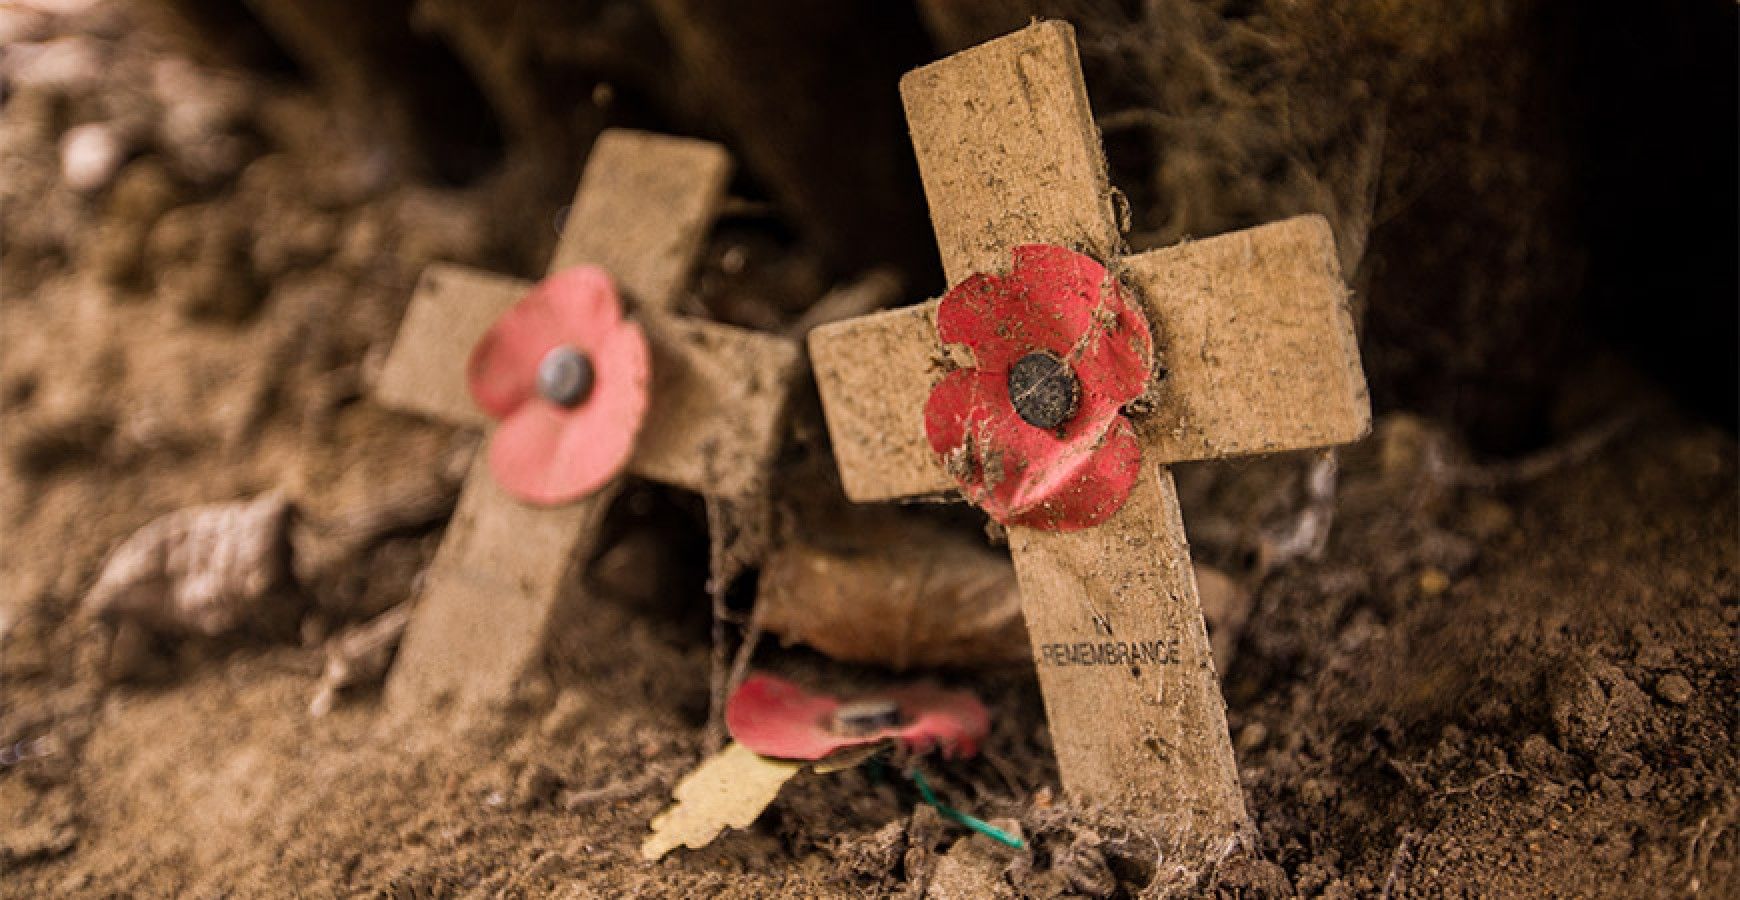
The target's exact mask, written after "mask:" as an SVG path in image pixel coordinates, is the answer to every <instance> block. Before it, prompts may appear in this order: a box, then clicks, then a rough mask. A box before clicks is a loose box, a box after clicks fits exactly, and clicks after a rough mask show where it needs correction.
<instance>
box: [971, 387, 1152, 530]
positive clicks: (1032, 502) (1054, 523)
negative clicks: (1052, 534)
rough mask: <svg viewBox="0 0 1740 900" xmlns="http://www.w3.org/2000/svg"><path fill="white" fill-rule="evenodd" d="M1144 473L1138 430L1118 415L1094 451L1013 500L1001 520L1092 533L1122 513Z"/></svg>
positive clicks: (1045, 475) (1062, 464)
mask: <svg viewBox="0 0 1740 900" xmlns="http://www.w3.org/2000/svg"><path fill="white" fill-rule="evenodd" d="M1141 470H1142V448H1141V445H1140V444H1138V443H1137V442H1136V430H1135V427H1134V426H1132V425H1131V424H1130V420H1128V419H1126V418H1124V417H1122V416H1118V417H1116V418H1114V419H1113V420H1112V421H1111V424H1110V426H1109V427H1108V429H1107V431H1106V433H1105V435H1104V437H1103V438H1102V439H1101V440H1100V441H1099V442H1098V444H1097V445H1096V446H1093V447H1091V449H1089V450H1088V451H1087V452H1085V453H1075V454H1072V455H1070V456H1067V457H1063V458H1060V459H1059V460H1058V461H1057V462H1056V463H1055V464H1054V465H1053V466H1052V467H1051V468H1049V469H1046V470H1044V471H1043V472H1042V473H1040V475H1039V477H1037V478H1035V479H1034V481H1033V482H1032V483H1031V484H1029V485H1026V486H1025V487H1026V489H1025V490H1024V491H1023V492H1022V494H1021V495H1019V496H1014V497H1011V498H1010V499H1009V504H1008V506H1009V511H1008V517H1007V518H1006V519H1004V520H1003V521H1004V523H1005V524H1009V525H1022V526H1025V527H1028V528H1038V529H1043V530H1046V531H1079V530H1081V529H1083V528H1091V527H1093V526H1095V525H1098V524H1100V523H1102V522H1104V521H1106V520H1107V519H1109V518H1111V517H1112V516H1113V515H1114V514H1116V513H1117V511H1118V510H1120V509H1122V508H1123V506H1124V501H1125V500H1128V499H1129V497H1130V491H1131V490H1132V489H1133V488H1134V487H1135V486H1136V479H1137V477H1139V476H1140V475H1141Z"/></svg>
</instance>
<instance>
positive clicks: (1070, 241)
mask: <svg viewBox="0 0 1740 900" xmlns="http://www.w3.org/2000/svg"><path fill="white" fill-rule="evenodd" d="M900 87H901V95H902V97H903V98H904V100H905V103H906V115H907V120H908V124H909V125H910V127H911V131H912V142H913V146H914V148H915V150H916V151H917V154H918V161H919V169H920V172H921V174H922V176H923V180H924V188H925V194H926V197H927V199H928V200H929V203H930V210H931V220H932V223H933V225H934V227H935V230H936V235H937V243H938V246H939V248H940V250H941V253H942V261H943V268H944V270H945V273H946V274H947V277H948V281H949V283H950V284H955V283H958V282H959V281H961V280H962V279H964V278H966V277H967V276H968V275H970V274H972V273H974V272H1002V271H1007V270H1008V268H1009V266H1010V263H1011V249H1012V248H1013V247H1015V246H1016V245H1019V244H1027V243H1052V244H1060V245H1064V246H1069V247H1073V248H1074V249H1076V250H1079V251H1081V252H1084V253H1087V254H1088V255H1090V256H1093V257H1095V258H1096V259H1099V260H1101V261H1103V262H1105V263H1107V265H1108V268H1109V269H1111V270H1112V271H1113V272H1115V273H1117V275H1118V277H1120V278H1121V279H1122V281H1123V284H1124V285H1125V286H1126V288H1127V289H1128V290H1129V293H1130V295H1131V296H1132V297H1134V298H1136V299H1137V301H1138V303H1139V305H1140V306H1141V308H1142V310H1143V311H1144V312H1145V313H1146V314H1147V316H1148V317H1149V321H1150V323H1151V325H1152V330H1153V333H1154V339H1155V355H1156V360H1157V362H1158V365H1156V367H1155V374H1154V376H1153V378H1152V380H1151V381H1150V384H1149V388H1148V392H1147V395H1146V396H1147V398H1148V399H1149V400H1150V401H1151V402H1150V403H1149V404H1147V408H1146V409H1145V410H1143V411H1140V412H1133V413H1132V416H1131V418H1132V420H1133V422H1134V424H1135V427H1136V433H1137V436H1138V440H1139V442H1140V445H1141V448H1142V458H1143V464H1142V472H1141V475H1140V477H1139V480H1138V481H1137V483H1136V486H1135V488H1134V490H1133V491H1132V493H1131V494H1130V496H1129V498H1128V500H1127V501H1126V502H1125V505H1124V506H1123V507H1122V508H1121V509H1120V510H1119V511H1118V512H1117V513H1116V514H1115V515H1114V516H1112V518H1111V519H1109V520H1107V521H1106V522H1105V523H1103V524H1101V525H1099V526H1097V527H1092V528H1088V529H1085V530H1081V531H1074V532H1055V531H1040V530H1034V529H1030V528H1022V527H1011V528H1009V530H1008V534H1009V546H1010V549H1011V551H1012V552H1013V555H1014V560H1015V568H1016V573H1017V575H1018V577H1019V579H1020V585H1021V595H1022V608H1023V612H1024V614H1025V616H1026V619H1027V627H1028V631H1029V633H1030V634H1031V636H1032V644H1033V653H1034V663H1035V665H1037V666H1038V669H1039V679H1040V686H1041V688H1042V689H1043V692H1044V695H1045V706H1046V712H1047V715H1048V717H1049V719H1050V722H1051V734H1052V742H1053V745H1054V746H1055V748H1056V752H1057V757H1058V764H1059V768H1060V770H1061V773H1062V776H1063V783H1064V787H1065V789H1066V790H1067V791H1069V792H1070V793H1072V794H1074V795H1076V796H1078V797H1080V798H1081V799H1083V800H1086V801H1088V802H1091V803H1099V804H1105V805H1107V806H1110V807H1113V808H1120V809H1123V810H1126V811H1130V812H1136V813H1139V814H1141V815H1143V816H1146V817H1160V818H1162V819H1163V820H1169V821H1170V822H1171V826H1172V832H1173V833H1174V834H1176V835H1180V836H1182V837H1186V838H1194V839H1197V840H1201V841H1204V842H1206V841H1209V840H1215V839H1224V838H1225V837H1226V836H1228V835H1229V834H1231V833H1232V832H1233V831H1235V830H1238V829H1240V828H1242V827H1243V824H1244V823H1245V821H1246V819H1245V808H1244V798H1243V795H1242V793H1241V791H1240V788H1239V782H1238V773H1237V770H1236V768H1235V765H1234V759H1233V753H1232V747H1231V742H1230V741H1229V740H1228V736H1227V726H1226V709H1225V703H1224V701H1223V700H1222V698H1221V693H1220V684H1219V680H1218V679H1217V677H1216V675H1215V668H1214V661H1213V660H1212V659H1211V657H1210V653H1209V643H1208V634H1207V632H1206V630H1205V628H1204V624H1203V619H1202V611H1201V608H1200V606H1199V604H1198V601H1197V592H1196V582H1195V577H1194V575H1193V574H1192V570H1191V565H1190V554H1189V550H1188V548H1187V547H1186V545H1185V539H1184V528H1183V521H1182V519H1181V518H1180V516H1179V512H1178V498H1177V495H1176V493H1175V492H1174V490H1173V484H1172V478H1171V475H1170V474H1169V472H1168V471H1167V469H1166V466H1167V465H1168V464H1170V463H1175V462H1181V461H1185V460H1199V459H1215V458H1221V457H1227V456H1234V455H1241V454H1254V453H1272V452H1278V451H1283V450H1292V449H1297V448H1304V447H1321V446H1325V445H1330V444H1336V443H1342V442H1347V441H1352V440H1356V439H1358V438H1360V437H1361V436H1363V435H1364V434H1366V432H1367V431H1368V430H1369V427H1370V404H1369V401H1368V399H1367V396H1366V390H1365V377H1364V375H1363V373H1362V371H1361V369H1360V364H1359V355H1358V347H1357V345H1356V343H1355V340H1354V332H1353V325H1352V319H1351V317H1350V315H1349V313H1348V308H1347V290H1346V288H1345V287H1344V286H1343V284H1342V281H1341V277H1340V274H1339V270H1338V267H1337V263H1336V256H1335V247H1334V239H1333V237H1332V235H1331V234H1330V231H1329V228H1328V225H1327V223H1326V222H1325V221H1324V220H1323V219H1322V218H1321V217H1316V216H1307V217H1301V218H1296V219H1288V220H1286V221H1282V222H1278V223H1274V224H1270V225H1265V226H1262V227H1259V228H1252V229H1250V230H1247V231H1241V232H1236V233H1233V234H1227V235H1223V236H1220V237H1215V238H1210V239H1207V240H1201V241H1195V242H1191V243H1185V244H1180V245H1178V246H1174V247H1169V248H1166V249H1162V250H1155V251H1151V252H1147V253H1141V254H1136V255H1131V256H1124V257H1122V258H1119V255H1118V254H1119V251H1120V248H1121V245H1122V240H1121V237H1120V234H1119V227H1118V218H1117V215H1116V212H1115V210H1114V205H1113V197H1112V192H1111V189H1110V186H1109V184H1108V181H1107V177H1106V168H1105V159H1104V156H1103V155H1102V153H1101V150H1100V143H1099V133H1098V130H1097V129H1096V128H1095V126H1094V120H1093V115H1092V112H1091V111H1090V110H1089V108H1088V100H1087V91H1086V88H1085V86H1084V84H1083V81H1082V75H1081V68H1080V64H1079V62H1078V59H1077V55H1076V47H1075V36H1074V31H1073V30H1072V29H1071V28H1070V26H1069V25H1067V24H1065V23H1062V22H1041V23H1037V24H1034V25H1032V26H1030V27H1028V28H1026V29H1024V30H1022V31H1019V32H1016V33H1014V34H1012V35H1009V36H1007V37H1004V38H1001V39H998V40H995V41H991V42H989V43H986V44H983V45H981V46H979V47H975V48H972V49H969V50H967V51H964V52H962V53H959V54H956V55H954V56H951V57H949V58H947V59H945V60H943V61H941V62H938V63H935V64H932V65H929V66H925V67H923V68H920V69H916V70H914V71H912V72H910V73H908V74H907V75H906V77H905V78H904V79H902V81H901V86H900ZM936 308H937V301H932V302H930V303H927V304H924V305H920V306H915V307H907V308H903V309H897V310H892V311H888V312H883V313H877V314H874V315H870V316H865V317H862V318H859V319H853V320H848V321H845V322H839V323H835V324H833V325H829V326H826V327H823V328H819V329H817V330H816V331H815V332H813V333H812V335H811V337H810V340H809V346H810V355H811V359H812V361H813V365H814V367H815V371H816V378H817V383H818V385H819V387H820V389H821V394H822V400H823V404H824V409H825V411H826V414H827V420H828V429H829V432H830V433H831V435H832V437H833V444H834V452H835V454H836V456H837V459H838V462H839V465H840V471H841V476H842V480H843V481H844V484H845V488H846V492H847V494H848V495H849V496H850V497H851V498H852V499H854V500H857V501H861V502H870V501H881V500H892V499H896V498H903V497H913V496H921V495H936V494H941V493H944V492H947V491H950V490H951V489H953V488H954V487H955V481H954V480H953V479H952V478H951V477H950V476H949V474H948V473H947V472H946V471H945V469H944V467H943V464H942V462H941V460H939V459H938V458H937V456H936V454H935V453H934V451H933V450H932V449H931V447H930V445H929V443H928V442H927V441H926V438H925V432H924V420H923V411H924V406H925V400H926V397H927V396H928V395H929V393H930V391H931V388H932V386H933V385H934V384H935V383H936V381H937V380H938V379H939V378H940V376H941V374H942V372H943V370H944V366H945V363H944V359H945V353H946V350H945V348H943V347H942V346H941V345H940V344H939V343H938V338H937V335H936V326H935V315H936ZM1204 845H1206V844H1204Z"/></svg>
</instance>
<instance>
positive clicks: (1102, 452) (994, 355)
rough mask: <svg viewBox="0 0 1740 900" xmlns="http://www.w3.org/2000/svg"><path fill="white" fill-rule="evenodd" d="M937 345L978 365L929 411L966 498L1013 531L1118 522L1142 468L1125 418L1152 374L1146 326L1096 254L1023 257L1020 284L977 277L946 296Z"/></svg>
mask: <svg viewBox="0 0 1740 900" xmlns="http://www.w3.org/2000/svg"><path fill="white" fill-rule="evenodd" d="M936 328H937V336H938V337H939V338H940V339H941V340H942V341H943V343H945V344H964V345H965V346H966V347H967V348H968V349H969V350H971V351H972V355H973V360H974V365H973V367H971V368H960V369H956V370H954V371H952V372H949V373H948V374H947V375H946V376H944V378H943V379H942V381H941V382H939V383H938V384H937V386H936V387H935V388H934V389H933V390H932V391H931V395H930V399H929V400H928V401H927V402H926V403H925V408H924V429H925V435H926V436H927V437H928V438H929V439H930V445H931V448H932V449H934V450H935V451H936V452H937V453H938V454H940V455H941V456H942V457H943V463H944V465H945V466H947V468H948V470H949V472H950V473H951V474H952V475H954V477H955V479H956V480H957V481H958V482H959V483H960V486H961V492H962V493H963V494H964V495H966V498H967V499H968V500H970V501H972V502H973V503H975V504H977V505H978V506H979V507H981V508H982V509H984V510H985V511H986V512H987V513H989V514H990V515H991V517H992V518H993V519H996V520H997V521H998V522H1001V523H1003V524H1005V525H1022V526H1026V527H1029V528H1040V529H1046V530H1051V531H1074V530H1077V529H1081V528H1087V527H1090V526H1093V525H1097V524H1099V523H1101V522H1103V521H1105V520H1106V519H1108V518H1110V517H1111V516H1112V514H1113V513H1116V512H1117V511H1118V509H1119V508H1120V507H1122V506H1123V505H1124V500H1125V499H1126V498H1128V497H1129V494H1130V489H1131V487H1133V486H1134V485H1135V483H1136V476H1137V474H1138V472H1139V469H1140V466H1141V463H1142V452H1141V448H1140V447H1139V446H1138V445H1137V443H1136V435H1135V430H1134V428H1133V427H1132V426H1131V424H1130V420H1129V419H1128V418H1126V417H1125V416H1124V415H1123V413H1122V408H1123V406H1124V405H1125V404H1127V403H1129V402H1130V401H1132V400H1135V399H1136V398H1137V397H1139V396H1141V394H1142V392H1143V390H1144V389H1145V388H1146V386H1147V383H1148V376H1149V371H1150V369H1151V367H1152V365H1153V338H1152V336H1151V335H1150V334H1149V331H1148V321H1147V319H1146V318H1145V317H1144V316H1143V315H1142V313H1141V312H1140V311H1138V310H1137V309H1136V308H1135V307H1134V306H1133V305H1132V304H1131V303H1130V302H1129V300H1127V299H1126V298H1125V296H1124V289H1123V287H1122V286H1121V285H1119V283H1118V280H1117V279H1116V278H1114V277H1112V275H1111V274H1110V273H1108V272H1107V271H1106V267H1105V266H1103V265H1101V264H1100V263H1098V262H1096V261H1095V260H1094V259H1093V258H1092V257H1088V256H1084V255H1082V254H1080V253H1077V252H1075V251H1073V250H1069V249H1067V248H1064V247H1056V246H1050V245H1044V244H1027V245H1023V246H1020V247H1016V248H1015V253H1014V267H1013V269H1012V270H1011V271H1010V272H1009V274H1008V275H987V274H983V273H980V274H975V275H972V276H970V277H968V278H966V279H965V280H963V281H961V282H960V283H959V284H957V285H955V286H954V287H953V288H950V289H949V292H948V293H947V294H946V295H944V296H943V298H942V302H941V304H940V305H939V306H938V308H937V320H936Z"/></svg>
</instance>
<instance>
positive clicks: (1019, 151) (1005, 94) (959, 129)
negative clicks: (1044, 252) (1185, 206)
mask: <svg viewBox="0 0 1740 900" xmlns="http://www.w3.org/2000/svg"><path fill="white" fill-rule="evenodd" d="M900 96H901V99H902V100H903V101H904V102H905V104H906V121H907V125H908V126H909V127H910V129H911V131H912V147H913V150H914V151H916V152H917V154H918V170H919V174H920V175H921V176H922V177H923V179H924V196H925V199H926V200H927V201H928V202H929V203H930V218H931V224H932V226H933V227H934V228H935V230H936V240H937V249H938V250H939V251H940V252H941V254H942V263H943V273H944V274H945V275H946V276H947V277H948V283H949V284H954V283H955V282H957V281H960V280H961V279H963V278H965V277H967V276H968V275H970V274H972V273H974V272H993V271H1007V270H1008V268H1009V250H1010V248H1012V247H1014V246H1015V245H1017V244H1024V243H1029V242H1034V241H1039V242H1045V243H1053V244H1063V245H1065V246H1070V247H1074V248H1076V249H1078V250H1081V251H1082V252H1084V253H1087V254H1088V255H1090V256H1093V257H1094V258H1096V259H1109V258H1111V257H1113V256H1116V255H1117V253H1118V249H1119V247H1120V246H1121V242H1120V238H1119V234H1118V225H1117V218H1116V216H1115V215H1114V214H1113V210H1112V194H1111V187H1110V185H1109V184H1108V183H1107V180H1106V160H1105V155H1104V154H1103V153H1102V152H1101V151H1100V133H1099V129H1098V128H1096V127H1095V126H1094V121H1093V111H1092V110H1091V109H1089V107H1088V98H1087V86H1086V85H1085V84H1084V83H1083V81H1082V75H1081V66H1080V64H1079V63H1078V61H1077V59H1076V48H1075V30H1074V29H1073V28H1071V27H1070V26H1069V25H1068V24H1067V23H1064V22H1040V23H1038V24H1036V25H1032V26H1029V27H1027V28H1024V29H1022V30H1021V31H1017V32H1015V33H1014V34H1012V35H1009V36H1008V37H1005V38H1001V39H998V40H995V41H991V42H990V43H987V44H981V45H979V46H977V47H974V48H972V49H971V50H965V51H962V52H960V53H957V54H955V55H953V56H950V57H948V58H947V59H944V60H942V61H940V62H935V63H932V64H930V65H928V66H925V67H923V68H919V69H914V70H913V71H911V72H908V73H907V74H906V76H905V77H904V78H902V79H900Z"/></svg>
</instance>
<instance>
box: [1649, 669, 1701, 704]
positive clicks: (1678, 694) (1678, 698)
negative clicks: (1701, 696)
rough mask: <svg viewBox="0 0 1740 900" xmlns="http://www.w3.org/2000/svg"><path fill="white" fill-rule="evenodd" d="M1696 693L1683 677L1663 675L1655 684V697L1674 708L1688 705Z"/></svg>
mask: <svg viewBox="0 0 1740 900" xmlns="http://www.w3.org/2000/svg"><path fill="white" fill-rule="evenodd" d="M1695 694H1696V691H1695V690H1693V688H1692V683H1691V682H1690V681H1688V680H1686V677H1685V676H1684V675H1663V676H1662V677H1661V678H1659V679H1657V680H1656V682H1655V695H1656V696H1657V697H1660V698H1662V699H1663V700H1665V701H1667V702H1669V703H1672V704H1673V705H1675V706H1684V705H1686V704H1687V703H1690V702H1691V700H1692V697H1693V696H1695Z"/></svg>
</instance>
